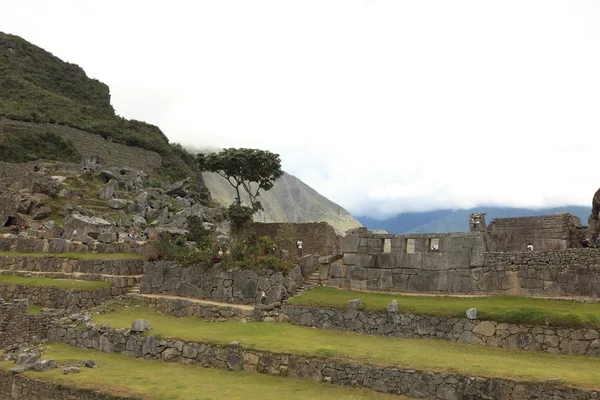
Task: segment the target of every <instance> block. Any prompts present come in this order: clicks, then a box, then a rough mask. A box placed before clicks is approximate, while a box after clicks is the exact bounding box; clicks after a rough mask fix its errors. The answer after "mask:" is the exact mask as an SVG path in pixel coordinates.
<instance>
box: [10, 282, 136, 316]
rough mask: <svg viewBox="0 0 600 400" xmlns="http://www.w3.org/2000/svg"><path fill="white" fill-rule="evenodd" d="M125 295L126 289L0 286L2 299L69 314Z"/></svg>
mask: <svg viewBox="0 0 600 400" xmlns="http://www.w3.org/2000/svg"><path fill="white" fill-rule="evenodd" d="M125 293H127V288H117V287H106V288H98V289H94V290H69V289H62V288H58V287H51V286H46V287H36V286H25V285H8V284H0V297H2V298H3V299H11V300H13V299H27V300H28V301H29V302H30V303H31V304H35V305H38V306H41V307H47V308H58V309H66V310H68V311H70V312H77V311H79V310H83V309H88V308H92V307H96V306H99V305H100V304H102V303H104V302H105V301H108V300H111V299H113V298H115V297H118V296H121V295H124V294H125Z"/></svg>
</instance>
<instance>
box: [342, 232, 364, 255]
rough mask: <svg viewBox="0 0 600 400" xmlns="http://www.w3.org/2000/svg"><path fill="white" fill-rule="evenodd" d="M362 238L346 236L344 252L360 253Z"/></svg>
mask: <svg viewBox="0 0 600 400" xmlns="http://www.w3.org/2000/svg"><path fill="white" fill-rule="evenodd" d="M359 243H360V237H359V236H358V235H346V237H344V238H343V239H342V250H343V251H344V254H345V253H358V246H359Z"/></svg>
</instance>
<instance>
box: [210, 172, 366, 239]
mask: <svg viewBox="0 0 600 400" xmlns="http://www.w3.org/2000/svg"><path fill="white" fill-rule="evenodd" d="M203 176H204V182H205V184H206V187H207V188H208V189H209V190H210V193H211V195H212V198H213V200H214V201H217V202H219V203H220V204H222V205H224V206H228V205H229V204H231V203H232V201H233V198H234V196H235V190H234V189H233V187H232V186H231V185H229V183H227V181H226V180H225V179H224V178H222V177H221V176H219V175H217V174H214V173H204V174H203ZM243 197H244V196H243V195H242V199H243ZM259 200H260V202H261V204H262V206H263V208H264V211H262V212H260V213H259V214H258V215H257V216H255V218H254V220H255V221H257V222H320V221H325V222H327V223H329V224H330V225H331V226H333V227H334V228H335V229H336V230H337V231H339V232H345V231H347V230H348V229H351V228H356V227H359V226H361V224H360V222H358V221H357V220H356V219H354V217H353V216H352V215H351V214H350V213H349V212H348V211H346V210H345V209H344V208H342V207H341V206H339V205H338V204H336V203H334V202H333V201H331V200H329V199H327V198H326V197H324V196H322V195H320V194H319V193H318V192H317V191H316V190H314V189H313V188H311V187H310V186H308V185H307V184H305V183H304V182H302V181H301V180H300V179H298V178H296V177H294V176H293V175H290V174H287V173H286V174H284V175H283V176H282V177H281V178H279V179H278V180H277V181H276V182H275V186H274V187H273V188H272V189H271V190H269V191H268V192H264V193H261V195H260V198H259Z"/></svg>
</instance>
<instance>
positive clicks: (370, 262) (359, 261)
mask: <svg viewBox="0 0 600 400" xmlns="http://www.w3.org/2000/svg"><path fill="white" fill-rule="evenodd" d="M356 265H357V266H359V267H362V268H377V256H374V255H368V254H357V255H356Z"/></svg>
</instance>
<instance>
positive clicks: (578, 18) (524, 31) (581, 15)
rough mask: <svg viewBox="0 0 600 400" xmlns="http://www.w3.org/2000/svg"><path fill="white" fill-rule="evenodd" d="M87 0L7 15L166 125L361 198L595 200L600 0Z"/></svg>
mask: <svg viewBox="0 0 600 400" xmlns="http://www.w3.org/2000/svg"><path fill="white" fill-rule="evenodd" d="M82 3H85V2H80V1H60V0H59V1H53V2H51V3H50V2H46V1H43V0H38V1H34V0H21V1H18V2H12V3H11V4H5V5H3V11H2V13H1V14H0V29H2V30H3V31H5V32H9V33H14V34H17V35H20V36H22V37H24V38H25V39H27V40H29V41H31V42H33V43H35V44H37V45H39V46H41V47H43V48H45V49H47V50H49V51H51V52H52V53H54V54H55V55H57V56H59V57H61V58H63V59H65V60H67V61H70V62H74V63H77V64H79V65H81V66H82V67H83V68H84V69H85V70H86V71H87V72H88V74H89V75H90V76H92V77H94V78H97V79H99V80H101V81H103V82H105V83H107V84H108V85H109V86H110V87H111V92H112V99H113V104H114V106H115V108H116V110H117V112H118V113H119V114H121V115H123V116H126V117H128V118H135V119H139V120H146V121H148V122H151V123H154V124H157V125H159V126H160V127H161V128H162V129H163V131H164V132H165V133H166V134H167V136H168V137H169V138H170V139H171V140H173V141H177V142H181V143H183V144H186V145H192V146H194V147H196V148H198V147H204V146H220V147H242V146H244V147H258V148H264V149H269V150H272V151H276V152H279V153H280V154H281V156H282V159H283V163H284V166H285V168H286V169H287V170H288V171H289V172H291V173H292V174H294V175H296V176H297V177H299V178H300V179H302V180H304V181H305V182H306V183H308V184H309V185H311V186H313V187H314V188H315V189H317V190H318V191H319V192H321V193H322V194H324V195H326V196H327V197H329V198H331V199H332V200H334V201H336V202H338V203H340V204H341V205H343V206H345V207H346V208H348V209H349V210H350V211H352V212H353V213H355V214H370V215H373V216H382V215H392V214H395V213H397V212H400V211H411V210H430V209H435V208H451V207H471V206H477V205H482V204H486V205H504V206H528V207H541V206H560V205H566V204H578V205H588V204H589V203H590V199H591V197H592V194H593V193H594V191H595V190H596V189H597V187H598V181H597V178H596V177H595V173H596V169H597V168H596V166H595V165H594V164H593V163H592V160H595V158H596V157H595V156H596V154H595V152H596V148H595V147H596V146H595V140H594V139H595V137H596V135H597V134H598V132H599V127H600V126H599V125H600V120H599V119H598V118H597V113H598V111H597V110H599V109H600V96H598V93H600V74H598V71H599V70H600V52H598V51H597V49H598V48H599V47H600V23H599V22H600V3H598V2H594V1H573V0H565V1H547V0H539V1H533V0H532V1H504V2H482V1H476V0H474V1H453V2H448V1H443V0H439V1H418V2H415V1H392V0H389V1H380V0H373V1H358V0H355V1H351V0H337V1H333V0H332V1H322V0H320V1H316V0H314V1H310V0H303V1H281V0H273V1H252V2H248V1H243V0H239V1H219V2H215V1H195V2H187V1H172V2H168V3H164V2H158V1H126V2H123V1H114V0H113V1H104V2H100V3H95V5H88V4H82Z"/></svg>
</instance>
